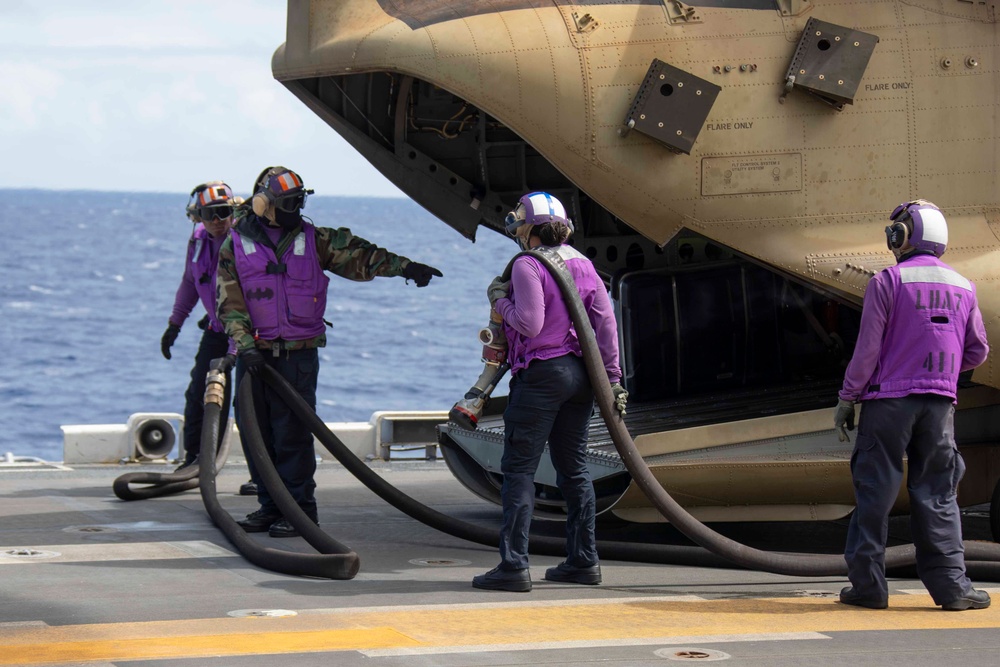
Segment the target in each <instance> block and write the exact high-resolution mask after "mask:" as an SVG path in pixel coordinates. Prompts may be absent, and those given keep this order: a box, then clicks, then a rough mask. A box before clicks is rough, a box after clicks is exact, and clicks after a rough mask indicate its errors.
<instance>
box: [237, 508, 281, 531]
mask: <svg viewBox="0 0 1000 667" xmlns="http://www.w3.org/2000/svg"><path fill="white" fill-rule="evenodd" d="M280 519H281V515H280V514H275V513H274V512H266V511H264V510H262V509H261V510H257V511H256V512H251V513H250V514H247V518H245V519H243V520H242V521H237V522H236V523H237V524H239V526H240V528H242V529H243V530H245V531H246V532H248V533H263V532H264V531H266V530H267V529H268V528H270V527H271V524H273V523H274V522H276V521H279V520H280Z"/></svg>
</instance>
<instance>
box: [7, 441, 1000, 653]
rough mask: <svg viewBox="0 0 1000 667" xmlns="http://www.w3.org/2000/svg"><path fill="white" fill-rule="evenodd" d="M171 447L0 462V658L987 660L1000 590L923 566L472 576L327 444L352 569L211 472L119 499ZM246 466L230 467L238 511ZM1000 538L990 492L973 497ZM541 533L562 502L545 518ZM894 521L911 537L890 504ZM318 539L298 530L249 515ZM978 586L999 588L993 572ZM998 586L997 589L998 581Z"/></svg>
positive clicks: (461, 547) (323, 472) (414, 479)
mask: <svg viewBox="0 0 1000 667" xmlns="http://www.w3.org/2000/svg"><path fill="white" fill-rule="evenodd" d="M371 465H372V467H373V468H374V469H375V470H377V471H378V472H379V474H380V475H382V476H383V477H384V478H385V479H386V480H388V481H389V482H390V483H392V484H394V485H396V486H398V487H399V488H400V489H402V490H403V491H404V492H406V493H408V494H410V495H412V496H413V497H415V498H417V499H418V500H420V501H421V502H423V503H425V504H427V505H430V506H431V507H433V508H434V509H437V510H439V511H441V512H443V513H445V514H447V515H449V516H453V517H457V518H460V519H463V520H466V521H470V522H475V523H479V524H482V525H489V526H498V525H499V521H500V509H499V508H498V507H496V506H494V505H492V504H490V503H487V502H485V501H483V500H480V499H479V498H477V497H475V496H473V495H472V494H471V493H469V492H468V491H466V490H465V489H464V487H462V486H461V485H460V484H459V483H458V482H457V481H456V480H455V479H454V478H453V477H452V475H451V474H450V473H449V472H448V470H447V468H446V466H445V465H444V463H442V462H422V461H421V462H411V461H406V462H395V461H391V462H382V461H376V462H373V463H372V464H371ZM139 469H142V470H156V471H160V472H162V471H165V470H169V468H166V467H165V466H144V467H142V468H138V467H136V466H79V467H76V466H73V467H72V469H70V467H62V468H60V467H55V466H46V467H39V468H38V469H16V470H11V469H5V470H2V471H0V498H2V499H3V502H2V503H0V576H2V579H0V581H2V584H0V600H2V605H0V665H36V664H37V665H84V664H86V665H98V666H104V665H127V666H129V667H134V666H137V665H157V666H163V667H180V666H185V667H187V666H195V665H198V666H201V665H208V666H213V667H214V666H220V665H251V666H253V665H262V666H263V665H268V666H271V665H274V664H281V665H283V666H292V667H296V666H299V665H303V666H305V665H331V664H332V665H376V666H377V665H448V666H457V665H483V664H493V665H537V664H546V665H587V664H592V663H593V664H615V665H665V664H671V661H673V660H678V661H680V662H692V661H702V662H704V661H708V660H710V659H715V660H720V659H721V660H724V661H725V662H727V663H728V664H734V665H736V664H740V665H777V666H784V665H789V666H790V665H804V664H808V665H840V666H842V665H867V664H874V663H875V662H876V661H878V663H879V664H882V665H908V666H910V667H912V666H914V665H939V664H942V663H944V662H946V661H956V660H959V661H962V662H963V663H964V664H995V662H996V655H997V650H998V648H1000V633H998V632H997V631H996V630H997V628H998V627H1000V604H998V605H995V606H993V607H991V608H989V609H986V610H981V611H978V610H977V611H965V612H961V613H948V612H943V611H940V610H939V609H938V608H937V607H934V606H932V602H931V600H930V597H929V596H928V595H927V593H926V591H925V590H924V589H923V587H922V586H921V584H920V582H919V581H917V580H913V579H892V580H891V581H890V601H889V604H890V606H889V609H887V610H882V611H875V610H868V609H860V608H854V607H847V606H844V605H841V604H840V603H839V602H837V601H836V595H837V593H838V592H839V591H840V589H841V588H842V587H843V586H845V585H846V584H847V582H846V581H845V580H844V579H841V578H837V577H817V578H796V577H787V576H779V575H772V574H768V573H761V572H751V571H747V570H738V569H731V570H730V569H715V568H697V567H680V566H665V565H653V564H646V563H629V562H621V561H610V560H605V561H603V563H602V568H603V576H604V582H603V584H602V585H600V586H573V585H565V584H556V583H550V582H546V581H544V580H543V576H544V572H545V568H546V567H551V566H553V565H555V564H557V563H558V561H559V559H558V558H555V557H544V556H533V557H532V568H531V573H532V579H533V581H534V588H533V590H532V591H531V592H530V593H504V592H489V591H480V590H476V589H473V588H472V587H471V583H470V582H471V579H472V577H473V575H475V574H479V573H481V572H484V571H485V570H487V569H490V568H492V567H493V566H494V565H496V564H497V562H498V556H497V552H496V550H495V549H493V548H491V547H486V546H482V545H478V544H473V543H469V542H465V541H463V540H460V539H458V538H455V537H451V536H449V535H446V534H443V533H440V532H437V531H435V530H433V529H431V528H429V527H427V526H424V525H423V524H420V523H418V522H417V521H415V520H413V519H411V518H409V517H408V516H406V515H404V514H403V513H401V512H400V511H398V510H396V509H394V508H393V507H391V506H389V505H388V504H386V503H385V502H383V501H382V500H381V499H379V498H378V497H377V496H375V495H374V494H373V493H372V492H370V491H369V490H368V489H366V488H365V487H364V486H363V485H362V484H361V483H360V482H358V481H357V480H355V479H354V477H352V476H351V475H350V474H349V473H348V472H347V471H346V470H345V469H344V468H343V467H342V466H340V465H339V464H333V463H329V462H322V463H321V464H320V465H319V469H318V471H317V475H316V480H317V484H318V489H317V498H318V500H319V505H320V522H321V525H322V526H323V528H324V529H325V530H326V531H327V532H328V533H330V534H331V535H332V536H333V537H335V538H336V539H338V540H339V541H341V542H343V543H345V544H347V545H348V546H350V547H351V548H352V549H354V551H355V552H357V554H358V555H359V556H360V559H361V569H360V572H359V573H358V575H357V576H356V577H355V578H354V579H352V580H350V581H330V580H321V579H308V578H302V577H293V576H286V575H282V574H277V573H274V572H270V571H267V570H263V569H261V568H258V567H256V566H254V565H252V564H250V563H249V562H248V561H246V560H245V559H244V558H243V557H241V556H240V555H239V554H238V552H236V550H235V548H234V547H233V546H232V545H231V544H230V543H229V542H228V541H227V539H226V538H225V536H224V535H223V534H222V533H221V532H220V531H219V530H217V529H216V528H215V527H214V526H213V525H212V524H211V522H210V521H209V518H208V515H207V514H206V512H205V509H204V507H203V505H202V501H201V497H200V495H199V493H198V492H197V490H194V491H188V492H185V493H182V494H179V495H175V496H171V497H165V498H157V499H152V500H140V501H133V502H123V501H121V500H119V499H117V498H116V497H115V496H114V494H113V493H112V491H111V484H112V481H113V480H114V478H115V477H117V476H118V475H120V474H123V473H124V472H133V471H136V470H139ZM246 478H247V473H246V468H245V467H244V466H243V465H242V464H241V463H240V462H238V461H234V462H231V463H230V464H229V465H227V466H226V468H224V469H223V471H222V472H221V474H220V476H219V479H218V488H219V497H220V501H221V503H222V505H223V506H224V507H225V508H226V509H227V510H229V511H230V512H231V513H232V514H233V515H234V516H236V517H241V516H242V515H243V514H245V513H247V512H249V511H252V510H253V509H255V505H256V503H255V500H254V499H253V498H247V497H241V496H238V495H236V490H237V489H238V487H239V485H240V484H241V483H242V482H245V481H246ZM963 520H964V522H965V532H966V538H967V539H988V536H989V529H988V519H987V517H986V516H985V513H984V512H979V511H975V510H972V511H966V512H964V515H963ZM535 527H536V528H538V529H539V532H542V533H544V534H546V535H558V534H561V530H562V527H561V525H560V524H559V523H558V522H549V521H536V522H535ZM719 528H720V530H722V531H723V532H725V534H727V535H728V536H730V537H733V538H734V539H742V540H748V541H750V542H752V543H753V545H754V546H757V547H759V548H767V549H780V550H784V551H789V550H796V549H802V548H808V549H810V550H813V551H816V552H825V553H836V552H837V551H838V550H839V549H840V548H842V545H843V539H844V534H845V533H846V523H845V522H844V521H838V522H818V523H813V524H743V525H722V526H719ZM641 533H645V534H646V538H647V539H651V540H653V541H660V542H665V543H683V540H682V538H679V537H678V536H677V535H676V534H675V533H674V532H673V531H672V530H671V529H669V528H668V527H665V526H655V527H652V528H650V527H648V526H647V527H641V526H637V525H628V526H627V525H623V524H621V523H614V524H611V525H605V526H602V527H600V528H599V537H606V538H608V539H615V540H625V539H635V538H637V537H638V536H639V535H640V534H641ZM890 534H891V535H892V537H893V539H894V540H896V541H899V540H900V539H905V538H906V536H907V535H906V519H905V518H900V519H894V520H893V522H892V524H891V526H890ZM255 537H256V539H259V540H260V541H261V542H263V543H265V544H266V545H267V546H271V547H274V548H284V549H292V550H296V551H301V552H304V553H314V552H313V551H312V549H311V548H310V547H309V546H308V545H307V544H306V543H305V541H304V540H302V539H301V538H292V539H281V540H279V539H274V538H270V537H268V536H267V535H266V533H264V534H260V535H257V536H255ZM997 586H998V585H997V584H992V583H979V584H978V587H980V588H985V589H986V590H989V591H991V592H992V593H994V597H996V595H997V594H1000V587H997ZM993 587H996V588H993Z"/></svg>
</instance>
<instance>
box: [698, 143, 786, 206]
mask: <svg viewBox="0 0 1000 667" xmlns="http://www.w3.org/2000/svg"><path fill="white" fill-rule="evenodd" d="M801 189H802V154H801V153H779V154H777V155H748V156H742V157H706V158H702V160H701V194H702V196H703V197H711V196H714V195H746V194H759V193H767V192H796V191H798V190H801Z"/></svg>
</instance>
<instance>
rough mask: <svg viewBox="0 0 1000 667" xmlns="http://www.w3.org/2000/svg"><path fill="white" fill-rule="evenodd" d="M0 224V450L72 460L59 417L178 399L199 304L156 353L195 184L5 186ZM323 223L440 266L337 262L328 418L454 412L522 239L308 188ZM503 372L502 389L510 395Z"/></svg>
mask: <svg viewBox="0 0 1000 667" xmlns="http://www.w3.org/2000/svg"><path fill="white" fill-rule="evenodd" d="M2 195H3V196H2V197H0V229H2V230H3V232H4V235H5V237H6V239H5V243H4V261H3V268H4V276H3V279H2V282H0V341H3V342H4V343H5V345H6V347H5V349H4V353H3V355H2V358H3V361H2V362H0V405H2V409H0V454H3V453H4V452H8V451H10V452H13V453H14V454H16V455H20V456H37V457H40V458H43V459H45V460H48V461H59V460H62V458H63V450H62V447H63V440H62V432H61V431H60V429H59V426H60V425H61V424H124V423H125V422H126V420H127V419H128V416H129V415H130V414H133V413H136V412H183V408H184V390H185V388H186V387H187V383H188V377H189V373H190V371H191V366H192V364H193V360H194V354H195V351H196V349H197V346H198V341H199V338H200V335H201V330H200V329H198V327H197V326H196V323H197V321H198V320H199V319H200V318H201V316H202V315H203V314H204V309H203V308H202V307H201V305H200V304H199V305H198V306H197V307H196V308H195V311H194V312H193V313H192V315H191V317H190V318H189V319H188V321H187V322H186V323H185V325H184V327H183V329H182V330H181V334H180V336H179V337H178V339H177V342H176V343H175V344H174V347H173V350H172V352H173V359H172V360H170V361H167V360H166V359H164V358H163V357H162V356H161V354H160V337H161V336H162V334H163V330H164V329H165V328H166V325H167V317H168V316H169V315H170V312H171V308H172V306H173V302H174V295H175V293H176V290H177V286H178V284H179V283H180V279H181V275H182V272H183V262H184V256H185V249H186V246H187V239H188V237H189V236H190V234H191V223H190V222H189V221H188V220H187V218H186V217H185V216H184V206H185V205H186V203H187V194H186V193H176V194H149V193H127V192H84V191H69V192H64V191H44V190H3V191H2ZM305 214H306V215H307V216H308V217H310V218H311V219H312V220H313V221H314V222H315V224H317V225H319V226H325V227H348V228H350V229H351V231H352V232H353V233H354V234H356V235H358V236H361V237H363V238H366V239H368V240H369V241H371V242H373V243H376V244H377V245H379V246H382V247H385V248H387V249H389V250H391V251H393V252H395V253H398V254H401V255H405V256H407V257H410V258H411V259H414V260H417V261H420V262H423V263H426V264H430V265H432V266H435V267H437V268H439V269H441V271H442V272H443V273H444V277H443V278H435V279H434V280H433V281H432V282H431V284H430V285H429V286H427V287H425V288H422V289H418V288H417V287H415V285H414V284H413V283H412V282H411V283H409V284H406V283H405V281H404V280H403V279H402V278H376V279H375V280H373V281H370V282H352V281H349V280H345V279H342V278H339V277H337V276H331V280H330V288H329V295H328V307H327V315H326V319H327V320H329V321H330V322H332V323H333V327H332V329H328V339H329V341H328V346H327V347H326V348H324V349H323V350H321V351H320V360H321V361H320V375H319V388H318V392H317V400H318V406H317V411H318V413H319V416H320V417H321V418H322V419H323V420H324V421H327V422H335V421H368V419H369V417H370V416H371V413H372V412H374V411H376V410H447V409H449V408H450V407H451V406H452V404H454V402H455V401H456V400H458V399H459V398H461V397H462V395H463V394H464V393H465V392H466V391H467V390H468V388H469V387H470V386H471V385H472V383H473V382H474V381H475V380H476V378H477V377H478V376H479V373H480V371H481V370H482V363H481V361H480V357H481V351H482V346H481V344H480V343H479V341H478V339H477V332H478V331H479V329H480V328H481V327H482V326H484V325H485V324H486V322H487V319H488V315H489V305H488V303H487V301H486V286H487V285H488V284H489V282H490V280H492V278H493V276H495V275H496V274H498V273H499V272H500V271H501V270H502V269H503V268H504V266H505V265H506V262H507V260H509V258H510V257H511V256H512V255H513V254H514V253H515V252H516V251H517V247H516V245H514V243H513V242H512V241H511V240H510V239H507V238H505V237H503V236H502V235H499V234H495V233H492V232H489V231H487V230H480V232H479V234H478V238H477V241H476V243H474V244H473V243H471V242H469V241H468V240H467V239H465V238H464V237H462V236H461V235H460V234H459V233H458V232H456V231H454V230H453V229H451V228H450V227H448V226H447V225H445V224H444V223H442V222H441V221H439V220H438V219H437V218H435V217H434V216H432V215H431V214H429V213H428V212H427V211H425V210H424V209H422V208H421V207H420V206H418V205H417V204H415V203H413V202H411V201H409V200H406V199H377V198H349V197H323V196H314V197H310V199H309V201H308V203H307V206H306V209H305ZM506 391H507V390H506V382H504V383H502V384H501V386H500V387H499V388H498V390H497V392H496V393H497V395H503V394H505V393H506Z"/></svg>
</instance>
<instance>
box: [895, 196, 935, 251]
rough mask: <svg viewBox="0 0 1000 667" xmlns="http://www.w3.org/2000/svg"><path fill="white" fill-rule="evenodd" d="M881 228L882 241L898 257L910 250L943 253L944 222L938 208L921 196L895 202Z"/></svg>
mask: <svg viewBox="0 0 1000 667" xmlns="http://www.w3.org/2000/svg"><path fill="white" fill-rule="evenodd" d="M889 220H891V221H892V224H891V225H889V226H888V227H886V228H885V244H886V245H887V246H888V247H889V250H891V251H892V254H894V255H895V256H896V259H899V258H900V257H901V256H903V255H905V254H907V253H908V252H911V251H919V252H925V253H930V254H932V255H934V256H935V257H940V256H941V255H943V254H944V251H945V249H947V247H948V223H947V222H946V221H945V219H944V215H943V214H942V213H941V209H939V208H938V207H937V206H935V205H934V204H932V203H931V202H929V201H927V200H925V199H914V200H913V201H909V202H905V203H903V204H900V205H899V206H897V207H896V208H895V209H894V210H893V212H892V214H891V215H890V216H889Z"/></svg>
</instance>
